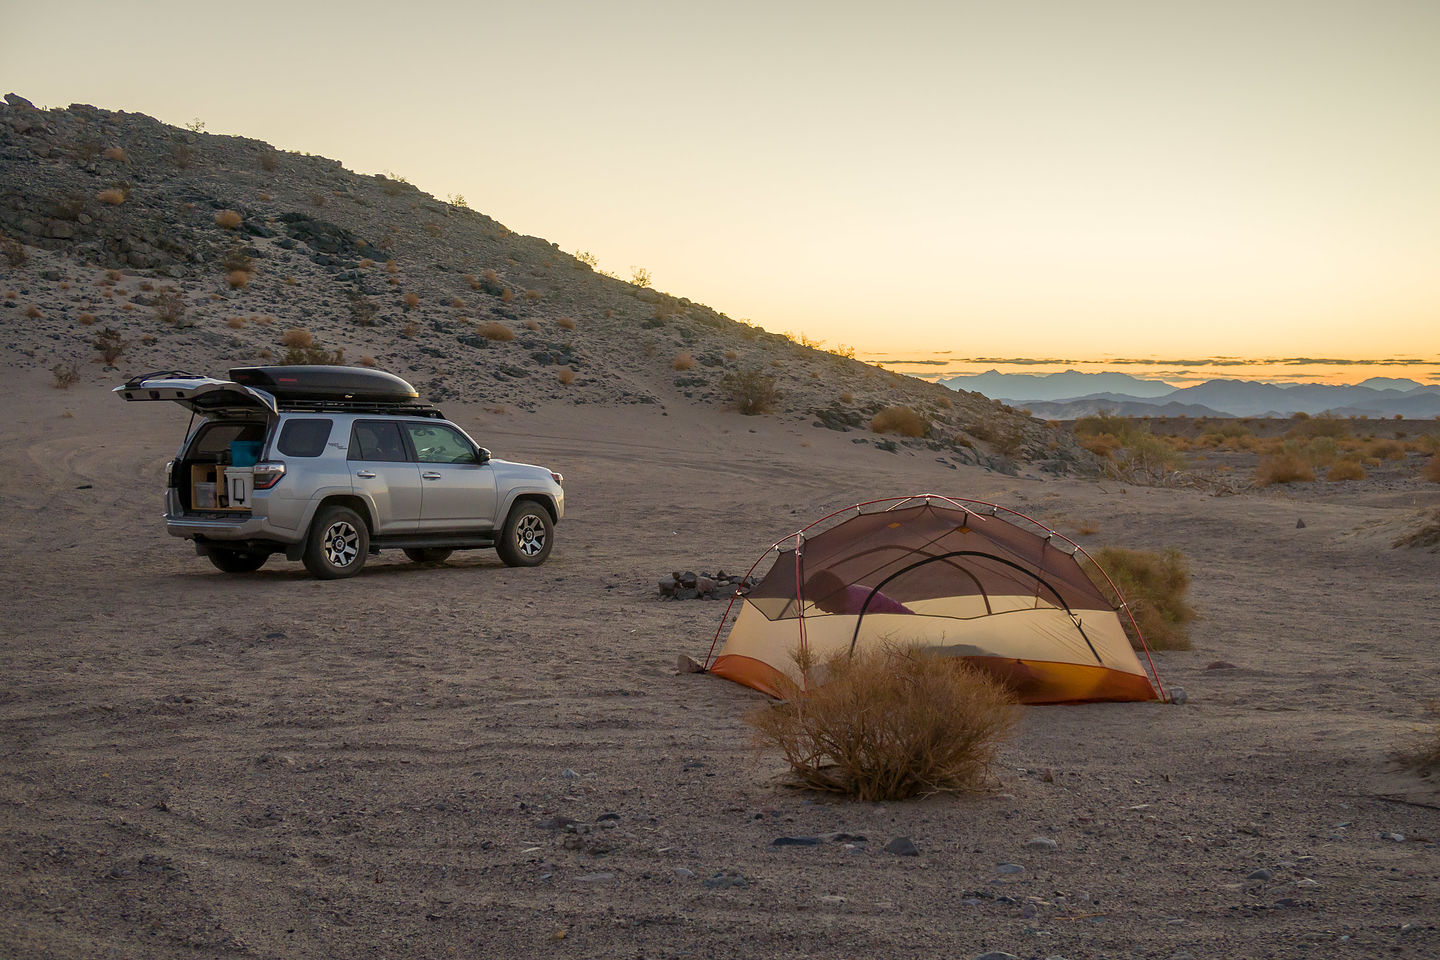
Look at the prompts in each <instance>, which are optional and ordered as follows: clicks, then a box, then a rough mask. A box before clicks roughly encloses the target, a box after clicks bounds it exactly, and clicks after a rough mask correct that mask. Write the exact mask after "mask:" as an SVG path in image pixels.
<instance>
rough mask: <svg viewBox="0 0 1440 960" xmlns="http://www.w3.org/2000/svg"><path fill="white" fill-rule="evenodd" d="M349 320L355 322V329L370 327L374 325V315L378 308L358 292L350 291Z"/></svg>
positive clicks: (378, 310)
mask: <svg viewBox="0 0 1440 960" xmlns="http://www.w3.org/2000/svg"><path fill="white" fill-rule="evenodd" d="M349 301H350V319H351V320H353V321H355V325H356V326H357V327H371V326H374V325H375V315H376V314H377V313H379V312H380V308H379V307H378V306H376V305H375V301H373V300H371V299H370V298H369V297H367V296H365V294H363V293H361V292H360V291H359V290H351V291H350V293H349Z"/></svg>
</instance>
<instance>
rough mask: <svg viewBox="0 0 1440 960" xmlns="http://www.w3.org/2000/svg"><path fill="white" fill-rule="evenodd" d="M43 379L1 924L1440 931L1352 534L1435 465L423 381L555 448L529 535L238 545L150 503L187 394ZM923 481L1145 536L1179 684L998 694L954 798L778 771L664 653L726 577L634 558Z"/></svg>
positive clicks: (1343, 934)
mask: <svg viewBox="0 0 1440 960" xmlns="http://www.w3.org/2000/svg"><path fill="white" fill-rule="evenodd" d="M49 379H50V378H49V376H48V375H46V374H42V373H39V372H37V371H34V370H16V369H7V370H6V373H5V382H6V384H7V391H8V396H7V402H6V403H5V406H4V409H5V412H6V415H5V417H4V418H3V419H0V476H3V477H4V478H5V482H4V483H3V485H0V522H3V529H4V531H5V542H4V545H3V548H0V551H3V552H0V590H3V592H4V595H5V597H6V601H5V604H4V609H5V614H4V619H5V625H4V628H3V630H0V677H3V686H0V758H3V759H0V903H3V909H0V956H4V957H7V958H39V957H67V958H68V957H157V958H163V957H231V956H234V957H263V958H291V957H356V958H360V957H407V958H409V957H416V958H418V957H452V956H454V957H498V956H507V957H531V956H535V957H540V956H543V957H552V958H565V957H577V958H578V957H621V956H624V957H645V958H658V957H724V958H731V957H834V958H849V957H910V956H925V957H932V956H933V957H940V956H944V957H973V956H978V955H980V954H983V953H985V952H987V951H1003V952H1004V953H1008V954H1012V955H1015V956H1017V957H1056V956H1060V957H1067V958H1071V960H1076V958H1098V957H1145V958H1180V957H1187V956H1188V957H1192V958H1197V960H1198V958H1211V957H1216V958H1219V957H1224V958H1238V957H1255V958H1261V957H1354V958H1372V957H1382V956H1387V957H1388V956H1399V957H1414V958H1429V957H1435V956H1440V848H1437V839H1440V806H1437V805H1440V797H1437V794H1436V791H1435V790H1434V789H1433V788H1432V787H1430V786H1428V785H1426V784H1425V783H1422V782H1421V781H1419V780H1418V779H1416V778H1414V777H1411V776H1409V775H1406V774H1402V773H1398V772H1397V771H1396V770H1395V769H1394V768H1393V767H1392V765H1391V764H1390V762H1389V760H1388V759H1387V755H1388V753H1389V752H1390V751H1391V750H1392V749H1393V748H1394V747H1395V745H1396V744H1398V743H1400V742H1402V741H1403V740H1404V739H1405V738H1406V737H1407V736H1408V735H1409V734H1410V732H1411V731H1412V730H1413V729H1415V728H1416V727H1417V725H1418V724H1419V723H1420V722H1421V719H1422V715H1423V709H1424V706H1425V704H1426V702H1427V701H1429V700H1431V699H1433V698H1434V697H1435V696H1436V678H1437V673H1440V636H1437V632H1440V625H1437V623H1440V622H1437V618H1436V611H1435V596H1436V585H1437V584H1440V554H1437V553H1427V552H1422V551H1407V550H1394V549H1391V548H1390V546H1389V542H1390V539H1391V537H1392V536H1393V535H1394V532H1395V525H1396V524H1397V523H1398V522H1399V521H1400V520H1402V519H1403V518H1404V517H1406V516H1407V515H1408V514H1410V513H1411V512H1412V511H1413V510H1415V509H1416V508H1417V507H1419V506H1424V505H1430V504H1434V503H1436V501H1437V500H1440V488H1437V487H1436V486H1435V485H1433V484H1431V485H1429V486H1428V489H1426V488H1425V487H1424V486H1423V485H1421V484H1420V483H1419V482H1418V481H1417V482H1416V483H1415V484H1413V485H1411V486H1408V487H1406V486H1404V485H1401V486H1400V487H1395V486H1393V485H1392V486H1386V487H1377V488H1373V489H1369V490H1368V492H1367V488H1366V487H1364V486H1363V485H1359V486H1356V487H1355V488H1354V489H1350V490H1347V491H1343V492H1337V493H1336V494H1335V497H1334V498H1333V499H1331V500H1330V501H1329V502H1313V501H1308V500H1307V501H1303V502H1301V501H1297V500H1294V499H1291V498H1289V497H1287V495H1286V494H1285V493H1284V492H1283V491H1278V492H1265V493H1255V494H1246V495H1242V496H1234V497H1213V496H1207V495H1204V494H1202V493H1200V492H1198V491H1184V490H1182V491H1175V490H1156V489H1144V488H1134V487H1130V488H1123V487H1120V486H1118V485H1116V484H1114V483H1103V482H1100V483H1097V482H1094V481H1068V480H1067V481H1057V480H1039V479H1024V478H1012V477H1004V476H1000V475H997V474H993V473H986V472H984V471H981V470H979V469H978V468H969V469H961V470H958V471H957V470H951V469H947V468H945V467H944V466H942V465H941V464H938V463H935V462H934V461H933V459H931V456H930V455H920V454H916V453H911V452H901V453H899V454H890V453H885V452H881V451H879V450H876V449H874V448H873V447H870V446H864V447H858V446H855V445H852V444H851V443H850V441H849V438H848V437H847V436H845V435H842V434H838V433H832V432H830V431H825V430H816V429H812V428H810V427H808V426H805V425H801V424H798V423H786V422H781V421H777V420H774V419H769V418H742V417H740V416H738V415H722V416H717V415H716V414H715V413H714V412H713V411H700V410H691V409H688V408H677V407H675V406H673V405H672V406H671V408H670V410H669V415H668V416H662V415H661V411H660V410H659V409H658V408H655V407H645V408H643V409H640V408H634V407H631V408H623V409H610V408H602V407H598V406H588V407H584V408H574V407H568V406H564V407H562V406H556V407H548V408H542V409H541V410H540V411H538V412H536V413H533V414H511V415H506V416H500V415H495V414H491V413H486V412H485V411H484V410H483V408H481V407H478V406H477V407H474V408H466V407H455V406H451V407H447V409H448V411H449V412H450V413H451V415H452V416H454V417H455V418H456V419H457V420H458V421H459V422H461V423H463V424H465V425H466V426H467V427H468V428H471V429H472V433H474V434H475V435H476V436H477V438H478V439H480V440H481V442H483V443H486V444H487V445H489V446H491V447H492V448H493V449H494V450H495V451H496V453H497V455H499V456H504V457H507V458H511V459H519V460H528V461H531V462H539V463H544V464H547V465H550V466H552V467H554V468H555V469H558V470H561V471H563V472H564V473H565V474H566V477H567V489H568V497H569V510H570V513H569V515H568V516H567V518H566V520H565V521H564V523H562V524H561V525H560V527H559V528H558V533H559V538H560V539H559V541H558V543H559V545H558V547H557V550H556V552H555V554H554V556H553V557H552V559H551V561H550V562H549V563H548V564H547V565H545V566H544V567H541V568H539V569H535V570H511V569H507V568H505V567H504V566H502V565H501V564H500V563H499V562H498V560H497V559H496V558H495V557H494V555H493V553H489V552H486V553H474V554H459V555H457V557H456V558H455V559H454V560H453V561H452V562H451V563H449V564H448V565H447V566H445V567H443V568H439V569H426V568H421V567H418V566H415V565H413V564H410V563H408V562H406V561H404V560H403V558H392V557H391V556H390V555H388V554H387V555H386V556H384V557H382V558H380V559H379V560H378V561H376V562H374V563H373V565H372V566H371V567H369V568H367V570H366V571H365V572H364V573H363V574H362V575H361V576H360V577H359V578H357V579H354V580H349V581H342V582H334V583H320V582H317V581H314V580H311V579H309V578H308V577H307V576H306V575H305V573H304V571H303V568H301V567H300V565H299V564H288V563H285V562H283V561H273V562H272V563H271V564H270V565H269V566H267V567H266V568H265V569H264V570H262V571H261V572H260V573H258V574H256V575H252V576H239V577H237V576H225V575H222V574H219V573H217V572H216V571H215V570H213V569H212V568H211V567H210V565H209V564H208V563H206V562H205V561H203V560H201V559H200V558H197V557H196V556H194V555H193V553H192V552H191V551H190V550H189V548H188V547H187V545H185V544H184V543H182V542H181V541H178V540H174V539H172V538H170V537H167V536H166V535H165V533H164V530H163V528H162V525H161V523H160V518H159V496H158V491H159V485H160V475H161V469H162V466H163V464H164V462H165V460H166V459H167V458H168V457H169V456H170V455H171V453H172V452H173V450H174V448H175V446H176V444H177V443H178V441H179V439H180V435H181V432H182V431H183V428H184V424H185V419H186V418H185V415H184V414H183V412H181V411H179V410H157V409H154V408H153V407H149V406H147V407H139V408H137V407H135V406H127V405H126V404H123V403H121V402H119V401H118V400H115V399H114V398H112V397H110V396H109V395H107V394H106V393H105V392H104V391H103V390H102V389H101V388H100V387H98V386H96V385H95V384H94V383H93V382H89V383H87V384H86V385H82V386H78V387H76V388H74V389H73V390H71V391H68V392H61V391H57V390H54V389H52V388H51V386H50V384H49ZM117 379H118V378H117ZM926 491H932V492H938V493H945V494H951V495H960V496H970V497H978V498H986V499H994V500H997V501H999V502H1002V503H1005V504H1007V505H1009V506H1012V507H1014V508H1016V509H1019V510H1022V511H1025V512H1028V513H1031V514H1033V515H1036V516H1039V517H1041V518H1043V519H1045V520H1047V521H1048V522H1051V523H1053V524H1055V525H1057V526H1058V527H1059V528H1060V529H1061V530H1062V531H1064V532H1067V533H1071V534H1074V532H1075V529H1076V528H1077V527H1078V526H1079V525H1081V524H1082V523H1083V524H1086V525H1089V526H1093V527H1094V528H1096V530H1097V532H1096V533H1094V534H1093V535H1090V536H1087V537H1084V538H1082V539H1083V540H1084V542H1086V543H1087V545H1105V544H1115V545H1124V546H1135V547H1164V546H1172V545H1173V546H1176V547H1179V548H1180V549H1182V550H1183V551H1184V552H1185V553H1186V554H1187V555H1188V556H1189V557H1190V558H1191V561H1192V564H1193V570H1194V578H1195V582H1194V588H1193V593H1194V599H1195V602H1196V603H1197V604H1198V605H1199V606H1200V607H1201V609H1202V611H1203V613H1204V615H1205V619H1204V620H1203V621H1202V622H1201V623H1199V624H1198V625H1197V627H1196V631H1195V634H1196V646H1195V649H1194V650H1193V651H1190V652H1185V653H1162V654H1159V655H1158V656H1157V662H1158V665H1159V668H1160V670H1161V672H1162V676H1163V678H1164V679H1165V680H1166V681H1167V682H1168V683H1170V684H1175V685H1179V686H1183V687H1184V688H1185V689H1186V690H1187V692H1188V694H1189V702H1188V703H1187V704H1186V705H1183V706H1169V705H1161V704H1138V705H1136V704H1129V705H1121V704H1108V705H1092V706H1079V707H1041V708H1030V709H1027V710H1026V711H1025V712H1024V718H1023V720H1022V722H1021V724H1020V726H1019V728H1018V731H1017V732H1016V734H1015V736H1014V737H1013V739H1012V740H1011V741H1010V742H1009V743H1008V744H1007V746H1006V747H1005V748H1004V751H1003V766H1002V767H1001V768H1000V769H999V770H997V782H996V783H995V784H994V786H993V788H992V789H991V791H990V792H988V793H986V794H984V795H980V796H969V797H952V796H940V797H933V798H930V799H927V800H924V801H921V802H911V803H903V804H896V803H883V804H856V803H851V802H845V801H841V800H837V799H831V798H826V797H815V796H812V795H806V794H803V793H796V792H793V791H791V790H788V789H786V788H784V787H783V786H781V785H780V782H779V780H780V775H781V774H782V773H783V770H782V765H781V764H780V762H779V760H778V759H777V758H776V757H775V756H773V755H770V754H766V753H757V752H756V751H755V750H754V749H753V748H752V747H751V745H750V742H749V734H748V730H747V728H746V727H745V725H744V723H743V719H742V718H743V716H744V714H745V712H746V711H747V710H750V709H752V708H753V707H754V706H755V705H756V704H758V703H760V702H761V700H762V698H761V697H760V696H759V695H758V694H755V693H753V692H751V691H749V690H746V689H743V688H741V687H737V686H734V685H732V684H729V683H726V682H723V681H720V680H717V679H715V678H712V677H709V676H704V675H677V673H676V671H675V658H676V655H677V654H681V653H685V654H690V655H693V656H696V657H703V655H704V654H705V651H706V649H707V648H708V646H709V644H710V641H711V638H712V636H713V634H714V632H715V628H716V625H717V622H718V620H719V617H720V615H721V612H722V610H723V607H722V605H720V604H716V603H708V602H666V601H662V600H660V599H658V598H657V596H656V588H655V581H656V580H657V578H659V577H660V576H663V575H664V574H666V573H668V572H670V571H672V570H677V569H678V570H684V569H703V568H708V569H714V568H715V567H724V568H726V569H727V570H737V569H743V568H744V567H746V566H748V565H749V563H750V562H751V561H752V560H753V559H754V557H755V556H756V555H757V554H758V553H759V552H760V551H761V550H763V548H764V546H765V545H766V544H768V543H770V542H771V541H773V540H775V539H776V538H778V537H780V536H782V535H784V534H786V533H788V532H790V531H792V530H794V529H795V528H797V527H799V526H801V525H803V524H804V523H806V522H808V521H809V520H810V519H813V518H815V517H817V516H819V515H821V514H822V513H824V512H826V511H828V510H829V509H831V508H834V507H838V506H842V505H845V504H847V503H851V502H855V501H857V500H863V499H868V498H871V497H875V496H884V495H889V494H894V493H902V492H903V493H917V492H926ZM1300 519H1303V520H1304V521H1305V526H1304V527H1303V528H1297V520H1300ZM1217 661H1224V662H1225V663H1228V664H1232V665H1233V666H1230V667H1218V668H1214V669H1210V667H1211V666H1212V665H1213V664H1216V662H1217ZM556 818H569V819H573V820H574V821H576V824H575V825H574V826H573V827H572V828H571V829H570V830H566V829H563V828H561V829H557V824H559V823H563V820H557V819H556ZM836 834H848V835H850V838H851V839H850V840H849V841H848V842H846V841H841V840H836V839H833V835H836ZM800 836H804V837H820V838H822V839H821V842H819V843H818V844H816V845H811V846H780V847H777V846H774V845H773V841H775V840H776V839H777V838H780V837H800ZM902 836H903V837H909V838H911V839H912V840H913V842H914V844H915V846H916V847H917V848H918V851H919V855H918V856H913V857H905V856H897V855H894V854H891V853H887V852H885V850H884V847H885V845H886V844H887V843H889V841H891V840H892V839H894V838H896V837H902ZM858 837H863V838H864V839H863V840H859V839H855V838H858ZM1035 837H1044V838H1047V839H1049V840H1052V841H1054V845H1055V846H1054V849H1053V850H1044V849H1039V848H1038V846H1029V845H1027V842H1028V841H1030V840H1031V839H1032V838H1035ZM1002 865H1015V866H1014V867H1012V866H1004V867H1003V869H1002ZM1017 868H1018V869H1017ZM1262 871H1263V872H1262Z"/></svg>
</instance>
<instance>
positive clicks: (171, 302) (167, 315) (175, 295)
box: [156, 286, 184, 327]
mask: <svg viewBox="0 0 1440 960" xmlns="http://www.w3.org/2000/svg"><path fill="white" fill-rule="evenodd" d="M156 320H160V321H164V322H167V324H174V325H176V327H181V325H183V324H181V321H183V320H184V296H183V295H181V294H180V291H177V289H176V288H173V286H167V288H164V289H163V291H160V292H158V294H156Z"/></svg>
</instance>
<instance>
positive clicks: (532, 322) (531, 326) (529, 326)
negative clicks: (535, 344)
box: [525, 318, 540, 333]
mask: <svg viewBox="0 0 1440 960" xmlns="http://www.w3.org/2000/svg"><path fill="white" fill-rule="evenodd" d="M525 329H526V330H529V331H531V332H532V333H533V332H535V331H536V330H539V329H540V321H539V320H536V319H534V318H531V319H529V320H526V321H525Z"/></svg>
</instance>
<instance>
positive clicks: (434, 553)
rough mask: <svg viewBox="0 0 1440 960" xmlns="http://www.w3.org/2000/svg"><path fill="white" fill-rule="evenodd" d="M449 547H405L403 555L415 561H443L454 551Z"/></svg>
mask: <svg viewBox="0 0 1440 960" xmlns="http://www.w3.org/2000/svg"><path fill="white" fill-rule="evenodd" d="M454 552H455V551H454V550H451V549H450V548H449V547H406V548H405V556H407V557H409V558H410V559H411V560H414V561H415V562H416V563H444V562H445V558H447V557H449V556H450V554H452V553H454Z"/></svg>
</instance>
